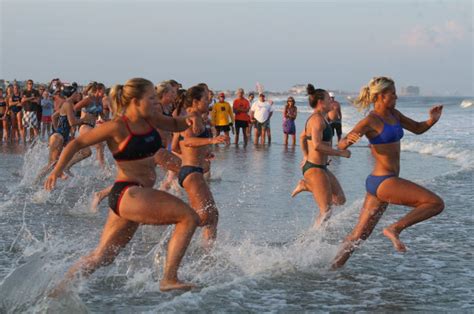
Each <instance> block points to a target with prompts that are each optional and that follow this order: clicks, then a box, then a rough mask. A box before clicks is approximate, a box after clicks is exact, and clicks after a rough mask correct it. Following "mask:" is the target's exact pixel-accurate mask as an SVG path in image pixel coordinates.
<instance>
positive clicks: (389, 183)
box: [377, 177, 444, 252]
mask: <svg viewBox="0 0 474 314" xmlns="http://www.w3.org/2000/svg"><path fill="white" fill-rule="evenodd" d="M377 196H378V198H379V199H381V200H383V201H385V202H389V203H391V204H396V205H406V206H410V207H414V208H413V209H412V210H411V211H410V212H409V213H408V214H406V215H405V216H404V217H402V218H401V219H400V220H399V221H397V222H395V223H393V224H392V225H390V226H388V227H387V228H385V229H384V231H383V234H384V235H385V236H386V237H387V238H389V239H390V241H392V243H393V246H394V247H395V249H396V250H397V251H400V252H404V251H406V247H405V245H404V244H403V243H402V242H401V241H400V239H399V235H400V233H401V232H402V231H403V230H404V229H406V228H408V227H410V226H412V225H414V224H416V223H419V222H421V221H424V220H426V219H429V218H431V217H433V216H436V215H438V214H439V213H441V212H442V211H443V209H444V202H443V200H442V199H441V198H440V197H439V196H437V195H436V194H434V193H433V192H431V191H429V190H428V189H425V188H424V187H422V186H420V185H418V184H416V183H413V182H411V181H408V180H405V179H401V178H398V177H392V178H389V179H387V180H385V181H383V182H382V184H380V186H379V188H378V190H377Z"/></svg>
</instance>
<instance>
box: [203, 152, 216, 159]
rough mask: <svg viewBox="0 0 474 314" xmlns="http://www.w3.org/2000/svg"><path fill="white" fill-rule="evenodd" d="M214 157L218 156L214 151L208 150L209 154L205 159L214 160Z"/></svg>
mask: <svg viewBox="0 0 474 314" xmlns="http://www.w3.org/2000/svg"><path fill="white" fill-rule="evenodd" d="M214 158H216V156H215V155H214V154H213V153H211V152H208V153H207V155H206V157H205V158H204V159H206V160H213V159H214Z"/></svg>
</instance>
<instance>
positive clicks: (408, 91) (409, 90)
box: [400, 86, 420, 96]
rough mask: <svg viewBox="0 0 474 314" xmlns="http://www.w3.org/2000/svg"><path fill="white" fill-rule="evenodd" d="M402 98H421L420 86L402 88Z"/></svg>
mask: <svg viewBox="0 0 474 314" xmlns="http://www.w3.org/2000/svg"><path fill="white" fill-rule="evenodd" d="M400 95H401V96H420V88H419V87H418V86H407V87H402V90H401V92H400Z"/></svg>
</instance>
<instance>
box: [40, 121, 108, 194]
mask: <svg viewBox="0 0 474 314" xmlns="http://www.w3.org/2000/svg"><path fill="white" fill-rule="evenodd" d="M116 133H117V123H116V122H115V121H110V122H106V123H104V124H103V125H102V126H101V127H100V128H94V129H92V130H91V131H89V132H87V133H84V134H82V135H79V137H77V138H76V139H74V140H72V141H71V142H69V144H68V145H66V147H65V148H64V150H63V151H62V153H61V156H60V157H59V160H58V163H57V164H56V166H55V167H54V169H53V171H52V172H51V174H50V175H49V177H48V178H47V179H46V181H45V183H44V187H45V189H46V190H49V191H50V190H52V189H53V188H54V187H55V185H56V180H57V178H58V177H60V176H61V175H62V173H63V170H64V168H65V167H66V166H67V164H68V163H69V162H70V161H71V159H72V157H73V156H74V154H75V153H77V152H78V151H80V150H81V149H83V148H86V147H89V146H92V145H95V144H99V143H102V142H104V141H107V140H109V139H111V138H113V136H114V135H115V134H116Z"/></svg>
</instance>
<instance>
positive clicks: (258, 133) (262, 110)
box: [250, 93, 273, 145]
mask: <svg viewBox="0 0 474 314" xmlns="http://www.w3.org/2000/svg"><path fill="white" fill-rule="evenodd" d="M272 114H273V106H272V105H271V104H270V103H269V102H268V101H265V94H263V93H262V94H260V95H258V100H257V101H256V102H254V103H253V105H252V107H251V108H250V117H251V119H252V120H253V119H255V121H256V122H255V138H254V143H255V144H258V139H259V138H260V143H261V144H262V145H263V144H265V134H266V132H267V130H268V129H270V118H271V117H272Z"/></svg>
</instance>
